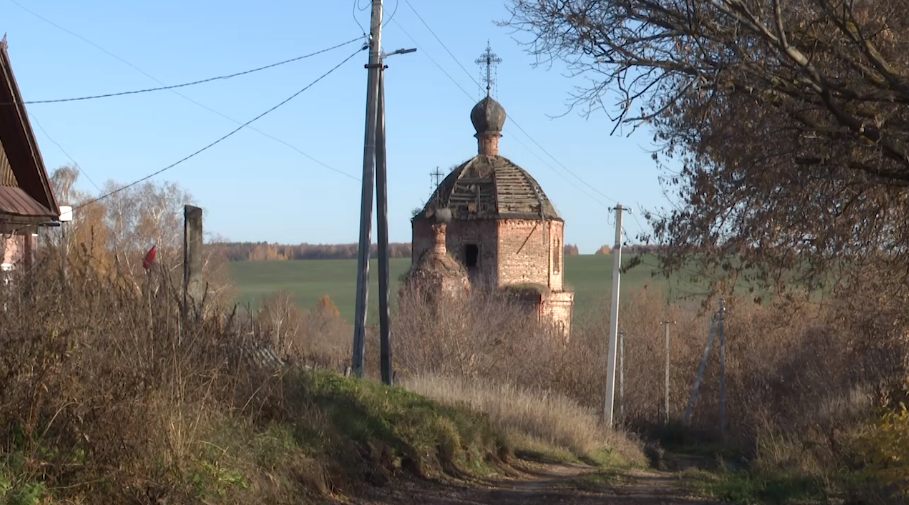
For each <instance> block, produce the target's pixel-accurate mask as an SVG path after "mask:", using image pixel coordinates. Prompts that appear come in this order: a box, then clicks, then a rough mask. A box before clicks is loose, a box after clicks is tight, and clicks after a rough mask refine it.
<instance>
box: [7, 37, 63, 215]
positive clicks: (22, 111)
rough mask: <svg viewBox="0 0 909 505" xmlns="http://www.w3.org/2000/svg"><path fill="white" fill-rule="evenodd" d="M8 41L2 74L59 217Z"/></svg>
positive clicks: (51, 206) (34, 163)
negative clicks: (13, 65) (11, 60)
mask: <svg viewBox="0 0 909 505" xmlns="http://www.w3.org/2000/svg"><path fill="white" fill-rule="evenodd" d="M7 46H8V44H7V42H6V36H5V35H4V36H3V39H2V40H0V76H2V77H3V80H4V81H5V82H4V84H5V85H6V87H7V89H8V90H9V93H10V95H11V96H12V97H13V100H12V101H13V103H15V110H16V114H17V116H18V119H19V124H20V127H21V128H22V130H23V132H24V133H25V137H26V141H27V142H28V148H29V151H30V154H31V160H32V163H33V166H32V169H33V170H35V172H37V174H38V178H39V180H40V182H41V187H42V189H43V190H44V197H45V199H46V200H47V204H48V207H50V209H49V210H50V211H51V212H54V213H55V214H56V216H57V217H59V215H60V206H59V205H58V204H57V199H56V197H55V196H54V192H53V191H52V190H51V186H50V178H49V177H48V175H47V168H46V167H45V166H44V158H43V157H42V156H41V150H40V149H39V147H38V142H37V140H36V139H35V132H34V130H32V126H31V122H30V121H29V119H28V111H27V110H26V108H25V102H24V100H23V99H22V93H21V91H20V90H19V85H18V83H17V82H16V76H15V74H14V73H13V67H12V63H11V62H10V59H9V53H8V51H7Z"/></svg>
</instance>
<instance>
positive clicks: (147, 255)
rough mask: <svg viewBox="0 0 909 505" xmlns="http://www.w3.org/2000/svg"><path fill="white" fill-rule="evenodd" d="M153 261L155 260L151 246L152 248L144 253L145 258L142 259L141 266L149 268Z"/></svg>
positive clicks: (153, 247) (153, 248)
mask: <svg viewBox="0 0 909 505" xmlns="http://www.w3.org/2000/svg"><path fill="white" fill-rule="evenodd" d="M153 261H155V246H152V248H151V249H149V250H148V252H147V253H145V260H143V261H142V268H144V269H145V270H146V271H148V269H149V268H151V266H152V262H153Z"/></svg>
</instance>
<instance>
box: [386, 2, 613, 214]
mask: <svg viewBox="0 0 909 505" xmlns="http://www.w3.org/2000/svg"><path fill="white" fill-rule="evenodd" d="M404 3H406V4H407V6H408V7H410V10H412V11H413V13H414V14H415V15H416V16H417V19H419V20H420V22H421V23H423V26H425V27H426V29H427V30H429V33H431V34H432V36H433V37H435V39H436V41H438V43H439V44H440V45H441V46H442V48H443V49H445V51H446V52H447V53H448V55H449V56H451V58H452V59H453V60H454V61H455V63H457V64H458V66H459V67H461V70H463V71H464V73H465V74H467V76H468V77H470V80H472V81H473V82H474V84H476V85H477V86H478V87H479V88H482V86H481V85H480V83H479V82H478V81H477V80H476V78H474V76H473V74H471V73H470V71H468V70H467V68H465V67H464V65H462V64H461V62H460V60H458V58H457V56H455V55H454V53H452V52H451V50H449V49H448V46H447V45H445V42H443V41H442V39H441V38H440V37H439V36H438V35H436V32H435V31H434V30H433V29H432V27H430V26H429V23H427V22H426V20H425V19H423V16H421V15H420V13H419V12H417V9H416V8H414V6H413V4H412V3H410V0H404ZM398 26H400V24H398ZM408 37H409V35H408ZM411 38H412V37H411ZM511 122H512V123H513V124H514V125H515V127H516V128H517V129H518V130H520V131H521V133H523V134H524V135H525V136H526V137H527V138H528V139H530V141H531V142H533V144H534V145H536V146H537V147H538V148H539V149H540V150H541V151H543V153H544V154H546V155H547V156H549V157H550V158H552V160H553V161H555V162H556V163H557V164H558V165H559V166H561V167H562V168H563V169H564V170H565V171H566V172H568V173H569V174H571V175H572V176H574V177H575V178H576V179H577V180H579V181H581V183H583V184H584V185H585V186H587V187H589V188H590V189H591V190H593V191H594V192H596V193H598V194H599V195H600V196H602V197H603V198H605V199H606V200H609V201H611V202H613V203H618V200H616V199H615V198H612V197H610V196H609V195H607V194H605V193H603V192H602V191H600V190H599V189H597V188H596V187H594V186H592V185H591V184H589V183H588V182H587V181H585V180H584V179H583V178H581V177H580V176H578V175H577V174H575V173H574V171H572V170H571V169H570V168H568V167H567V166H565V164H564V163H562V162H561V161H559V160H558V159H557V158H556V157H555V156H553V155H552V154H550V152H549V151H547V150H546V148H544V147H543V146H542V145H541V144H540V143H539V142H537V141H536V139H534V138H533V137H532V136H531V135H530V134H529V133H527V131H526V130H524V128H522V127H521V125H520V124H519V123H518V122H517V121H516V120H515V119H514V118H511Z"/></svg>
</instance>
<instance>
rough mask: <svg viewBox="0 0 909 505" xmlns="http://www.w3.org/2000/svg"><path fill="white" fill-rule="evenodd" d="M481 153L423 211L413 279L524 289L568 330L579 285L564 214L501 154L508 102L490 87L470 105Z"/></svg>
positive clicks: (542, 312)
mask: <svg viewBox="0 0 909 505" xmlns="http://www.w3.org/2000/svg"><path fill="white" fill-rule="evenodd" d="M470 120H471V121H472V122H473V126H474V128H475V129H476V138H477V144H478V148H479V149H478V150H479V153H478V154H477V155H476V156H474V157H473V158H471V159H469V160H467V161H466V162H465V163H463V164H461V165H460V166H458V167H457V168H455V169H454V170H453V171H452V172H451V173H450V174H448V176H447V177H445V179H444V180H442V181H441V183H440V184H439V185H438V187H437V188H436V190H435V192H434V193H433V195H432V196H431V197H430V199H429V202H428V203H427V204H426V206H425V207H424V208H423V210H422V211H420V212H419V213H418V214H416V215H415V216H414V218H413V220H412V225H413V267H412V270H411V273H410V279H411V281H418V282H420V283H422V284H423V285H424V288H423V289H434V290H441V291H447V292H451V293H454V292H457V291H458V290H463V293H464V294H465V295H466V293H467V291H469V290H471V289H475V288H478V287H481V286H484V285H485V286H491V287H495V288H498V289H507V290H509V291H513V292H518V293H520V294H521V296H522V298H523V299H525V300H527V301H528V302H529V303H531V304H532V305H533V307H534V309H535V310H536V311H537V314H538V315H539V317H540V319H541V320H544V321H546V320H548V321H551V322H552V323H553V324H555V325H556V326H557V327H558V328H560V329H561V330H562V331H563V332H564V333H565V335H566V336H567V334H568V332H569V330H570V325H571V311H572V305H573V303H574V293H571V292H568V291H566V290H565V287H564V284H563V278H564V263H563V247H564V230H565V221H564V220H563V219H562V218H560V217H559V215H558V213H557V212H556V210H555V208H554V207H553V205H552V203H551V202H550V201H549V199H548V198H547V197H546V194H545V193H544V192H543V189H542V188H541V187H540V185H539V184H538V183H537V181H536V180H534V178H533V177H531V175H530V174H529V173H527V171H526V170H524V169H522V168H521V167H519V166H517V165H516V164H514V163H513V162H511V161H510V160H508V159H507V158H505V157H504V156H500V155H499V139H500V138H501V137H502V129H503V127H504V125H505V120H506V115H505V109H504V108H503V107H502V105H500V104H499V103H498V102H497V101H495V100H494V99H492V98H491V97H490V96H489V94H488V93H487V96H486V97H485V98H483V99H482V100H480V102H479V103H477V104H476V106H474V108H473V110H472V111H471V112H470Z"/></svg>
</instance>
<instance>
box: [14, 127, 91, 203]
mask: <svg viewBox="0 0 909 505" xmlns="http://www.w3.org/2000/svg"><path fill="white" fill-rule="evenodd" d="M28 115H29V116H31V118H32V120H33V121H34V122H35V124H36V125H38V128H39V129H40V130H41V132H43V133H44V136H45V137H47V140H50V141H51V143H53V144H54V145H55V146H57V148H58V149H60V151H61V152H62V153H63V154H64V155H66V157H67V158H69V160H70V161H72V162H73V164H74V165H76V168H78V169H79V173H81V174H83V175H85V178H86V179H88V182H90V183H92V186H94V187H95V189H97V190H98V193H100V192H101V188H99V187H98V185H97V184H95V181H93V180H92V178H91V176H89V175H88V173H87V172H86V171H85V169H83V168H82V166H81V165H79V162H78V161H76V159H75V158H73V157H72V156H70V155H69V153H68V152H66V149H64V148H63V146H61V145H60V143H59V142H57V141H56V140H54V138H53V137H51V136H50V134H49V133H47V130H45V129H44V127H43V126H41V122H40V121H38V118H37V117H35V115H34V114H32V113H31V112H29V113H28Z"/></svg>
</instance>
